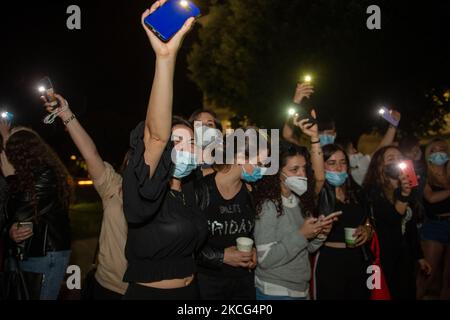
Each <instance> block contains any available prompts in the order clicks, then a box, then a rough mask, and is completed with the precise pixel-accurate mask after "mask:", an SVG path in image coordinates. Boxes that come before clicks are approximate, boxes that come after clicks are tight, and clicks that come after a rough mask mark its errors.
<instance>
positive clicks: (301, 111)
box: [294, 105, 317, 125]
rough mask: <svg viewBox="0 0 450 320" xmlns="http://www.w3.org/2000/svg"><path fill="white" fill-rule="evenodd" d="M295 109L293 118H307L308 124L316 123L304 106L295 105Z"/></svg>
mask: <svg viewBox="0 0 450 320" xmlns="http://www.w3.org/2000/svg"><path fill="white" fill-rule="evenodd" d="M295 110H296V112H295V114H294V119H298V120H304V119H307V120H308V123H309V124H310V125H315V124H317V120H316V119H314V118H313V117H312V116H311V113H310V112H308V109H307V108H306V107H304V106H300V105H297V108H296V109H295Z"/></svg>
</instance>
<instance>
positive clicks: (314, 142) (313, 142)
mask: <svg viewBox="0 0 450 320" xmlns="http://www.w3.org/2000/svg"><path fill="white" fill-rule="evenodd" d="M318 143H320V140H317V141H311V144H318Z"/></svg>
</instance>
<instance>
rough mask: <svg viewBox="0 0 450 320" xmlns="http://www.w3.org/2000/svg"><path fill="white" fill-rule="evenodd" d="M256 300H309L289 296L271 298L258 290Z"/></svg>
mask: <svg viewBox="0 0 450 320" xmlns="http://www.w3.org/2000/svg"><path fill="white" fill-rule="evenodd" d="M256 300H307V299H306V298H293V297H288V296H270V295H267V294H264V293H263V292H262V291H261V290H259V289H258V288H256Z"/></svg>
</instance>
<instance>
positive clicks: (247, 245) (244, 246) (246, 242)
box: [236, 237, 253, 252]
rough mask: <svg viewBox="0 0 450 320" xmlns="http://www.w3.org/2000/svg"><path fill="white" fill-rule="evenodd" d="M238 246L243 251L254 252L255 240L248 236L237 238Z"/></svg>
mask: <svg viewBox="0 0 450 320" xmlns="http://www.w3.org/2000/svg"><path fill="white" fill-rule="evenodd" d="M236 247H237V249H238V250H239V251H241V252H252V250H253V240H252V239H250V238H246V237H241V238H237V239H236Z"/></svg>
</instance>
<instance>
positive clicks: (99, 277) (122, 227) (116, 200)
mask: <svg viewBox="0 0 450 320" xmlns="http://www.w3.org/2000/svg"><path fill="white" fill-rule="evenodd" d="M41 99H42V100H43V102H44V103H45V107H46V109H47V111H48V112H50V113H52V112H55V114H57V115H58V117H59V118H60V119H61V121H62V122H63V124H64V125H65V127H66V130H67V132H68V133H69V135H70V137H71V138H72V140H73V142H74V143H75V145H76V146H77V148H78V150H79V151H80V153H81V155H82V157H83V159H84V160H85V161H86V165H87V170H88V173H89V175H90V177H91V178H92V180H93V182H94V187H95V189H96V190H97V192H98V194H99V196H100V198H101V199H102V204H103V219H102V226H101V231H100V236H99V240H98V241H99V243H98V249H97V251H98V254H97V257H96V260H97V265H96V270H95V274H94V277H93V279H92V281H93V285H92V292H89V295H90V297H86V298H87V299H93V300H120V299H122V297H123V295H124V294H125V292H126V290H127V287H128V284H127V283H126V282H124V281H123V275H124V273H125V270H126V267H127V261H126V259H125V252H124V251H125V242H126V238H127V231H128V226H127V223H126V221H125V216H124V214H123V199H122V176H121V172H116V171H115V170H114V168H113V167H112V166H111V165H110V164H109V163H108V162H105V161H103V159H102V158H101V156H100V155H99V153H98V151H97V147H96V146H95V143H94V141H92V139H91V137H90V136H89V135H88V133H87V132H86V131H85V130H84V128H83V127H82V126H81V124H80V122H79V121H78V119H77V118H76V116H75V114H74V113H73V112H72V110H71V109H70V108H69V104H68V103H67V101H66V100H65V99H64V98H63V97H62V96H60V95H58V94H55V99H57V101H58V105H59V106H60V108H64V109H63V110H62V111H61V110H60V109H56V110H54V109H53V108H52V105H51V104H50V103H49V101H48V99H47V98H46V97H45V96H43V97H41ZM127 162H128V153H127V154H126V155H125V159H124V161H123V165H126V163H127Z"/></svg>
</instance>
